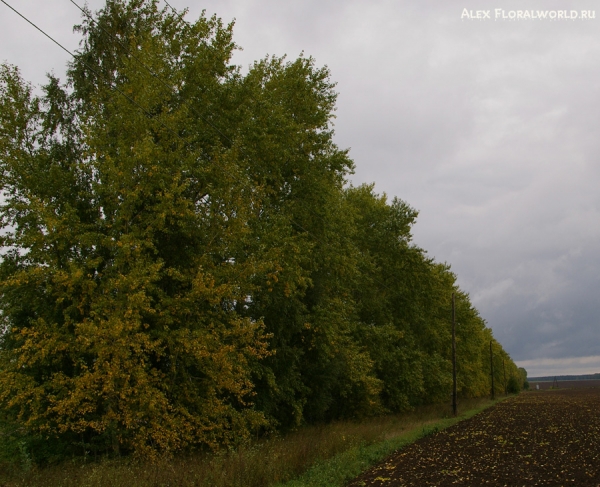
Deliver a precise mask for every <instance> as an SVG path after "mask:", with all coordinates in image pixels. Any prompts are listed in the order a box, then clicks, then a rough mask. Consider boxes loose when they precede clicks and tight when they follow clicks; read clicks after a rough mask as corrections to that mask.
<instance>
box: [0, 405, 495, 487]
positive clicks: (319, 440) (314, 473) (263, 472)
mask: <svg viewBox="0 0 600 487" xmlns="http://www.w3.org/2000/svg"><path fill="white" fill-rule="evenodd" d="M492 404H493V402H492V401H490V400H487V399H479V400H469V401H467V400H465V401H463V402H462V403H461V405H460V410H461V411H463V412H462V414H461V415H460V416H459V417H458V418H448V415H449V412H450V411H449V407H448V406H447V405H440V406H428V407H423V408H419V409H417V410H416V411H414V412H413V413H410V414H404V415H393V416H385V417H380V418H371V419H368V420H365V421H362V422H338V423H334V424H329V425H325V426H321V427H307V428H303V429H302V430H300V431H297V432H294V433H291V434H289V435H286V436H284V437H278V438H271V439H269V440H265V441H260V442H256V443H254V444H252V445H249V446H247V447H245V448H241V449H239V450H237V451H234V452H226V453H223V454H220V455H193V456H188V457H177V458H175V459H165V460H161V461H157V462H153V463H150V462H142V461H134V460H132V459H118V460H105V461H100V462H92V463H82V462H81V461H80V460H78V461H76V462H75V461H74V462H65V463H63V464H61V465H59V466H54V467H47V468H44V469H37V468H35V466H33V467H31V465H24V466H25V467H26V468H25V469H21V471H17V469H15V467H14V464H12V465H0V485H2V486H6V487H9V486H10V487H13V486H15V487H16V486H31V487H46V486H48V487H50V486H52V487H75V486H77V487H104V486H106V485H111V486H114V487H120V486H123V487H167V486H178V487H179V486H182V487H186V486H198V487H209V486H210V487H238V486H239V487H267V486H275V485H277V486H279V487H283V486H284V485H285V487H304V486H311V487H313V486H314V487H316V486H327V487H332V486H337V485H340V486H342V485H344V483H345V482H346V481H347V480H349V479H351V478H353V477H355V476H356V475H358V474H359V473H360V472H361V471H363V470H365V469H367V468H368V467H369V466H371V465H373V464H374V463H376V462H378V461H379V460H381V459H383V458H385V457H386V456H387V455H389V454H390V453H391V452H393V451H394V450H397V449H398V448H401V447H403V446H404V445H406V444H408V443H411V442H412V441H415V440H416V439H418V438H420V437H421V436H423V435H424V434H428V433H430V432H432V431H436V430H439V429H443V428H446V427H448V426H450V425H452V424H454V423H456V422H457V421H459V420H461V419H465V418H467V417H470V416H472V415H474V414H476V413H477V412H479V411H481V410H483V409H485V408H486V407H489V406H490V405H492Z"/></svg>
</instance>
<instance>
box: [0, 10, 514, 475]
mask: <svg viewBox="0 0 600 487" xmlns="http://www.w3.org/2000/svg"><path fill="white" fill-rule="evenodd" d="M77 29H78V31H79V32H80V33H81V34H82V35H83V42H82V45H81V50H80V52H79V54H78V55H77V57H76V58H75V59H74V60H73V62H72V63H71V64H70V66H69V71H68V78H67V83H66V84H61V82H60V81H59V80H58V79H56V78H54V77H52V76H50V77H49V78H48V83H47V85H46V86H44V87H43V88H42V92H41V94H40V95H38V94H36V93H35V92H34V89H33V88H32V87H31V86H30V85H28V84H27V83H25V82H24V81H23V80H22V79H21V77H20V74H19V72H18V70H17V68H15V67H11V66H7V65H5V66H3V67H2V69H1V71H0V183H1V186H2V194H3V199H2V205H1V207H0V217H1V222H2V223H1V225H2V230H3V231H2V235H1V242H0V245H1V246H2V249H3V250H2V262H1V263H0V308H1V309H2V314H1V320H2V334H1V336H0V410H1V413H0V415H1V418H0V420H2V421H3V422H5V423H6V424H10V425H12V426H14V428H16V430H18V431H22V437H20V438H21V440H22V441H24V442H25V443H18V445H21V446H18V445H17V443H14V445H17V447H15V448H17V449H16V450H14V448H13V450H14V452H13V454H12V455H13V456H15V455H16V456H19V455H20V456H21V457H22V458H29V459H30V461H42V460H45V461H51V459H52V457H53V455H58V456H69V455H83V456H86V455H88V454H92V453H109V452H110V453H112V454H121V453H128V452H134V453H136V454H139V455H145V456H155V455H157V454H159V453H171V452H174V451H178V450H182V449H187V450H189V449H193V448H201V449H206V448H208V449H213V450H216V449H219V448H221V447H223V446H230V447H235V446H236V445H239V444H240V443H243V442H245V441H247V440H248V438H250V437H251V436H252V435H254V434H260V433H261V432H265V431H269V430H271V429H272V428H274V427H277V428H280V429H286V428H296V427H297V426H299V425H301V424H303V423H320V422H324V421H331V420H335V419H340V418H349V417H361V416H367V415H374V414H379V413H382V412H384V411H403V410H408V409H411V408H413V407H415V406H416V405H420V404H428V403H432V402H440V401H446V400H448V397H449V394H450V390H451V385H452V377H451V362H450V360H451V356H450V322H449V317H450V309H451V295H452V293H456V296H457V300H456V303H457V320H458V325H457V351H458V382H459V390H460V392H461V394H462V395H463V396H482V395H485V394H487V393H488V392H489V382H490V376H489V354H488V347H489V342H490V340H492V341H493V342H494V347H495V349H496V350H497V352H498V353H497V357H496V358H495V359H494V360H496V361H498V360H500V364H502V359H504V360H505V362H506V367H507V374H508V375H509V376H510V377H513V376H514V377H518V372H517V370H516V366H515V365H514V363H513V362H512V361H511V360H510V357H508V355H507V354H506V353H505V352H504V351H503V350H502V348H501V346H500V345H499V344H498V343H497V342H495V341H494V340H493V337H492V335H491V331H490V330H489V329H488V328H486V326H485V322H484V321H483V319H482V318H481V317H480V316H479V314H478V313H477V310H475V309H474V308H473V307H472V305H471V303H470V301H469V297H468V295H466V294H465V293H463V292H461V291H460V290H459V289H458V287H457V286H456V278H455V276H454V274H453V273H452V272H451V271H450V268H449V266H448V265H446V264H439V263H436V262H434V261H433V260H432V259H430V258H428V257H427V256H426V253H425V251H424V250H422V249H420V248H418V247H416V246H415V245H414V244H412V243H411V227H412V225H413V224H414V223H415V220H416V217H417V212H416V211H415V210H414V209H412V208H411V207H410V206H409V205H408V204H406V203H405V202H403V201H401V200H399V199H393V200H392V201H391V202H389V201H388V200H387V197H386V196H385V195H378V194H377V193H375V192H374V187H373V186H372V185H364V186H360V187H352V186H349V185H347V180H346V178H347V176H348V175H349V174H350V173H351V171H352V169H353V162H352V161H351V160H350V158H349V157H348V154H347V151H344V150H340V149H339V148H338V147H337V146H336V145H335V144H334V143H333V129H332V119H333V112H334V110H335V100H336V93H335V91H334V87H335V85H334V83H333V82H332V81H331V80H330V75H329V71H328V70H327V69H326V68H318V67H316V66H315V62H314V60H313V59H312V58H306V57H300V58H298V59H296V60H293V61H286V59H284V58H265V59H263V60H261V61H259V62H256V63H255V64H254V65H253V66H252V67H251V68H250V70H249V71H248V73H247V74H245V75H243V74H242V72H241V71H240V69H239V68H238V67H236V66H233V65H231V64H230V59H231V55H232V52H233V50H234V49H235V48H236V46H235V44H234V42H233V40H232V39H233V37H232V25H228V26H224V25H223V24H222V22H221V21H220V20H219V19H217V18H216V17H213V18H206V17H204V16H201V17H200V18H199V19H198V20H197V21H196V22H193V23H188V22H187V21H185V20H183V18H182V17H180V16H179V15H178V14H175V13H172V12H171V11H170V10H169V9H167V8H165V9H162V10H161V9H160V8H159V6H158V2H157V1H156V0H131V1H125V0H109V1H107V3H106V6H105V7H104V9H102V10H101V11H100V12H98V13H97V14H96V15H95V16H94V17H92V16H91V14H89V16H86V17H84V19H83V22H82V24H81V25H80V26H79V27H78V28H77ZM500 369H501V367H496V373H497V377H496V380H497V381H498V383H500V381H501V379H500V377H501V370H500ZM12 426H11V427H12ZM21 440H18V441H21ZM15 441H17V439H15ZM49 445H52V448H49ZM11 448H12V447H11ZM19 448H20V449H19ZM17 450H18V452H17ZM11 451H12V450H11ZM15 452H16V453H15ZM27 455H30V456H29V457H27ZM28 461H29V460H27V461H25V460H23V462H22V463H23V466H26V464H27V462H28Z"/></svg>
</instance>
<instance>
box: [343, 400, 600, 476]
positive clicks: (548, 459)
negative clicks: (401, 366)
mask: <svg viewBox="0 0 600 487" xmlns="http://www.w3.org/2000/svg"><path fill="white" fill-rule="evenodd" d="M449 485H468V486H480V485H494V486H530V485H556V486H559V485H561V486H562V485H575V486H594V487H596V486H598V487H600V388H587V389H559V390H552V391H537V392H534V391H532V392H527V393H521V394H520V395H519V396H516V397H514V398H509V399H507V400H506V401H503V402H501V403H498V404H496V405H495V406H493V407H491V408H489V409H487V410H485V411H483V412H482V413H480V414H478V415H476V416H474V417H472V418H470V419H468V420H465V421H461V422H460V423H458V424H456V425H454V426H452V427H450V428H448V429H446V430H444V431H441V432H438V433H435V434H433V435H430V436H427V437H425V438H422V439H421V440H419V441H417V442H416V443H413V444H412V445H410V446H409V447H407V448H405V449H403V450H401V451H399V452H396V453H395V454H393V455H392V456H390V457H389V458H387V459H386V460H385V461H384V462H383V463H381V464H380V465H377V466H376V467H374V468H373V469H371V470H369V471H367V472H365V473H364V474H362V475H361V476H360V477H357V478H356V479H354V480H353V481H352V482H350V484H348V487H350V486H351V487H358V486H386V487H392V486H395V487H397V486H419V487H421V486H449Z"/></svg>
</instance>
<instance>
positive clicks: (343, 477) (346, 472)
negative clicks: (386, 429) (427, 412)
mask: <svg viewBox="0 0 600 487" xmlns="http://www.w3.org/2000/svg"><path fill="white" fill-rule="evenodd" d="M503 399H504V398H501V399H497V400H495V401H491V400H480V401H473V402H472V403H471V404H470V405H469V406H468V407H467V408H466V409H465V410H464V411H463V412H462V414H460V415H459V416H458V417H456V418H454V417H452V418H442V419H437V420H435V419H433V420H432V419H428V420H424V421H418V420H417V421H414V422H410V423H409V424H407V425H406V428H405V429H404V430H401V431H399V432H398V433H397V434H393V435H388V438H386V439H383V440H382V441H379V442H376V443H373V444H364V443H363V444H360V445H357V446H355V447H353V448H350V449H349V450H346V451H344V452H342V453H340V454H339V455H336V456H335V457H333V458H331V459H329V460H327V461H324V462H319V463H317V464H316V465H314V466H313V467H311V468H310V469H308V471H306V472H305V473H304V474H303V475H301V476H300V477H299V478H298V479H294V480H291V481H289V482H285V483H280V484H277V485H276V486H275V487H338V486H339V487H343V486H344V485H346V483H347V482H348V481H349V480H351V479H353V478H354V477H357V476H358V475H360V474H361V473H362V472H364V471H365V470H367V469H368V468H369V467H371V466H373V465H375V464H377V463H379V462H380V461H382V460H383V459H385V458H386V457H387V456H389V455H390V454H392V453H393V452H394V451H397V450H399V449H401V448H403V447H405V446H407V445H409V444H410V443H413V442H415V441H416V440H418V439H419V438H422V437H424V436H427V435H429V434H432V433H435V432H437V431H441V430H443V429H445V428H448V427H449V426H452V425H453V424H456V423H457V422H459V421H462V420H464V419H467V418H470V417H471V416H474V415H475V414H477V413H479V412H481V411H483V410H484V409H486V408H488V407H489V406H492V405H493V404H495V403H497V402H499V401H501V400H503ZM463 407H464V406H463Z"/></svg>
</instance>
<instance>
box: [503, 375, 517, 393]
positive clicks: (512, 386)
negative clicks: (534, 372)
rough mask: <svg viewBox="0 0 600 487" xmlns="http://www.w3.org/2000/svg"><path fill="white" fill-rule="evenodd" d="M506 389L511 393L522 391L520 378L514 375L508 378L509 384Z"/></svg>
mask: <svg viewBox="0 0 600 487" xmlns="http://www.w3.org/2000/svg"><path fill="white" fill-rule="evenodd" d="M506 390H507V391H508V393H509V394H518V393H519V392H521V384H519V379H517V378H516V377H515V376H514V375H513V376H511V377H510V378H509V379H508V385H507V386H506Z"/></svg>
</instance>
